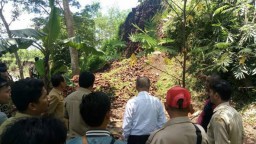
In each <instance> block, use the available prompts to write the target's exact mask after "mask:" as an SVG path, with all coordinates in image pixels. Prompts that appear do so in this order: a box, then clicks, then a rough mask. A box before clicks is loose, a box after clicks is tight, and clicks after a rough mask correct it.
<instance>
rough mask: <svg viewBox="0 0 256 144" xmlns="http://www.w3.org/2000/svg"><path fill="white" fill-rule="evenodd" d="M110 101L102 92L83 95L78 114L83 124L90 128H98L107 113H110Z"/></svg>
mask: <svg viewBox="0 0 256 144" xmlns="http://www.w3.org/2000/svg"><path fill="white" fill-rule="evenodd" d="M110 105H111V104H110V99H109V97H108V95H106V94H105V93H103V92H93V93H90V94H89V95H84V96H83V99H82V103H81V104H80V114H81V116H82V119H83V120H84V122H85V123H86V124H87V125H88V126H90V127H97V126H100V125H101V124H102V123H103V121H104V118H105V116H106V114H107V112H108V111H110Z"/></svg>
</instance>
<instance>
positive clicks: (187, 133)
mask: <svg viewBox="0 0 256 144" xmlns="http://www.w3.org/2000/svg"><path fill="white" fill-rule="evenodd" d="M196 126H197V127H198V128H199V130H200V131H201V135H202V144H208V140H207V135H206V133H205V131H204V129H203V128H202V127H201V126H200V125H197V124H196ZM196 141H197V134H196V128H195V126H194V125H193V123H192V122H191V120H190V119H189V118H188V117H177V118H173V119H171V120H169V121H168V122H167V123H166V124H165V125H164V126H163V127H162V128H161V129H159V130H157V131H156V132H154V133H152V134H151V135H150V137H149V138H148V141H147V142H146V144H196Z"/></svg>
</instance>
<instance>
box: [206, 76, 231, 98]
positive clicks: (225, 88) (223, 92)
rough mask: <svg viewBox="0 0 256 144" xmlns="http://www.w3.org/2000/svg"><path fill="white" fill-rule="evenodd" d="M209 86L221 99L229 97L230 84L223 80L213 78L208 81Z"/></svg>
mask: <svg viewBox="0 0 256 144" xmlns="http://www.w3.org/2000/svg"><path fill="white" fill-rule="evenodd" d="M209 88H210V89H211V90H213V91H214V92H216V93H218V94H219V96H220V97H221V99H222V100H223V101H228V100H229V99H230V98H231V93H232V90H231V85H230V84H229V83H228V82H227V81H225V80H215V81H213V82H211V83H210V85H209Z"/></svg>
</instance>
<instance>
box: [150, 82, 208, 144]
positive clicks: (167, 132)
mask: <svg viewBox="0 0 256 144" xmlns="http://www.w3.org/2000/svg"><path fill="white" fill-rule="evenodd" d="M165 109H166V111H167V113H168V115H169V117H170V120H169V121H168V122H167V123H166V124H165V125H164V126H163V127H162V128H161V129H159V130H157V131H156V132H154V133H152V134H151V135H150V137H149V139H148V141H147V144H208V140H207V135H206V133H205V131H204V129H203V127H201V126H200V125H197V124H193V123H192V122H191V120H190V119H189V118H188V113H189V112H190V111H192V106H191V96H190V93H189V91H188V90H187V89H185V88H182V87H179V86H175V87H172V88H171V89H169V90H168V92H167V95H166V102H165Z"/></svg>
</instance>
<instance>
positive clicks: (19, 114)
mask: <svg viewBox="0 0 256 144" xmlns="http://www.w3.org/2000/svg"><path fill="white" fill-rule="evenodd" d="M15 117H16V118H28V117H33V116H32V115H29V114H25V113H21V112H16V114H15Z"/></svg>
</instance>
